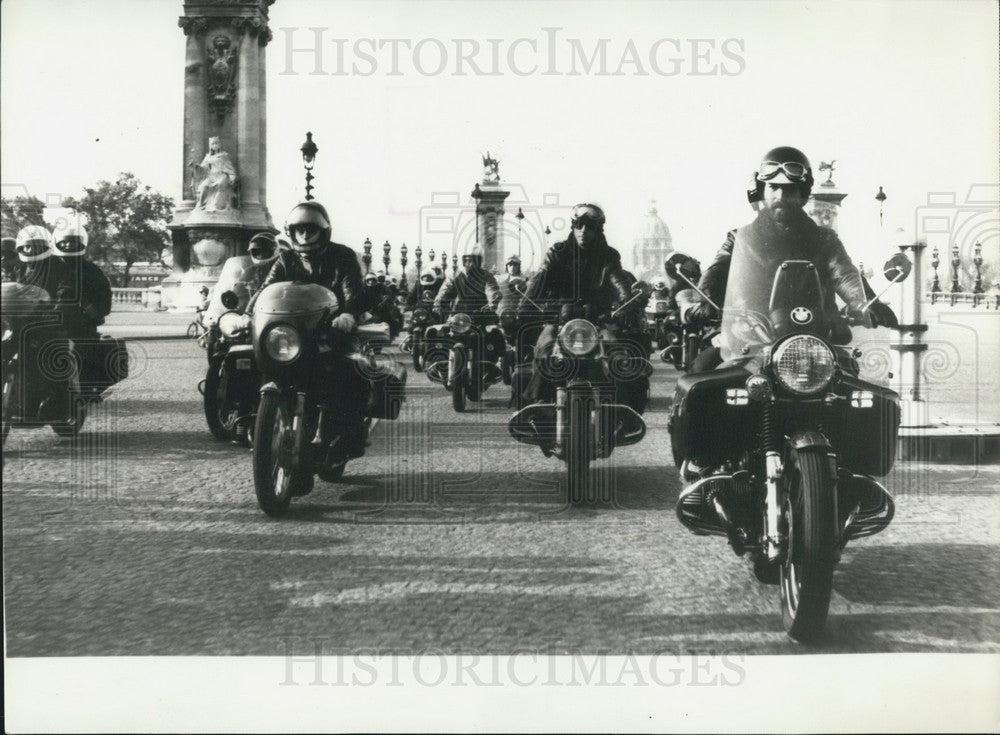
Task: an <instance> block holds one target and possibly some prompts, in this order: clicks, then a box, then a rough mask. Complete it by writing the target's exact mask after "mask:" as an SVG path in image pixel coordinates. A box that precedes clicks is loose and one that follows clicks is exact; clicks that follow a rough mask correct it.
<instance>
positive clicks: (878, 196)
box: [875, 186, 889, 228]
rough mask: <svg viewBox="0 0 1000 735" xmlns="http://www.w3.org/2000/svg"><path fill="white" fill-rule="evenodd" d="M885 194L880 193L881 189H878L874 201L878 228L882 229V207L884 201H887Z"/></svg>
mask: <svg viewBox="0 0 1000 735" xmlns="http://www.w3.org/2000/svg"><path fill="white" fill-rule="evenodd" d="M888 198H889V197H887V196H886V195H885V192H884V191H882V187H881V186H880V187H879V188H878V194H876V195H875V201H876V202H878V226H879V227H880V228H881V227H882V205H883V204H885V200H886V199H888Z"/></svg>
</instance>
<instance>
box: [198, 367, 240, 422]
mask: <svg viewBox="0 0 1000 735" xmlns="http://www.w3.org/2000/svg"><path fill="white" fill-rule="evenodd" d="M223 370H225V365H224V362H223V361H222V360H219V361H212V362H210V363H209V365H208V372H206V373H205V395H204V397H203V401H202V402H203V403H204V406H205V422H206V423H207V424H208V430H209V431H210V432H212V436H214V437H215V438H216V439H221V440H223V441H227V440H229V439H232V438H233V425H232V421H231V419H230V417H229V415H228V411H226V410H225V396H224V395H220V393H221V391H220V388H221V387H222V371H223Z"/></svg>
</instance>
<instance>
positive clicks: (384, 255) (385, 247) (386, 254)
mask: <svg viewBox="0 0 1000 735" xmlns="http://www.w3.org/2000/svg"><path fill="white" fill-rule="evenodd" d="M390 250H392V245H390V244H389V241H388V240H386V241H385V243H384V244H383V245H382V262H383V263H384V264H385V277H386V278H389V251H390Z"/></svg>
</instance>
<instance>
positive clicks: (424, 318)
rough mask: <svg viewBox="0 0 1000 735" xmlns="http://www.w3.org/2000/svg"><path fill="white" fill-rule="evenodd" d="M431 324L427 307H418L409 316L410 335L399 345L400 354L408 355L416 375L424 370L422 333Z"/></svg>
mask: <svg viewBox="0 0 1000 735" xmlns="http://www.w3.org/2000/svg"><path fill="white" fill-rule="evenodd" d="M430 322H431V312H430V309H429V307H427V308H425V307H423V306H418V307H417V308H415V309H414V310H413V311H412V313H411V314H410V325H409V326H410V333H409V334H408V335H407V336H406V337H404V338H403V341H402V342H400V343H399V349H400V351H401V352H405V353H406V354H408V355H410V358H411V360H412V362H413V369H414V370H416V371H417V372H418V373H419V372H422V371H423V369H424V352H425V344H424V332H425V331H426V329H427V327H428V325H429V324H430Z"/></svg>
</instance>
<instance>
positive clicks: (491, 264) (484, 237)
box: [472, 180, 510, 271]
mask: <svg viewBox="0 0 1000 735" xmlns="http://www.w3.org/2000/svg"><path fill="white" fill-rule="evenodd" d="M508 196H510V192H509V191H505V190H504V189H501V188H500V183H499V182H497V181H490V180H484V181H483V183H482V186H480V185H479V184H476V188H475V189H474V190H473V192H472V197H473V199H475V200H476V227H477V231H478V233H479V247H480V248H482V251H483V268H485V269H486V270H488V271H489V270H492V269H493V268H497V269H498V270H502V269H501V265H502V264H501V263H500V261H501V260H502V258H503V253H501V252H499V250H500V248H499V247H498V243H497V236H498V233H500V232H501V224H502V221H503V214H504V209H503V202H504V200H505V199H506V198H507V197H508Z"/></svg>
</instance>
